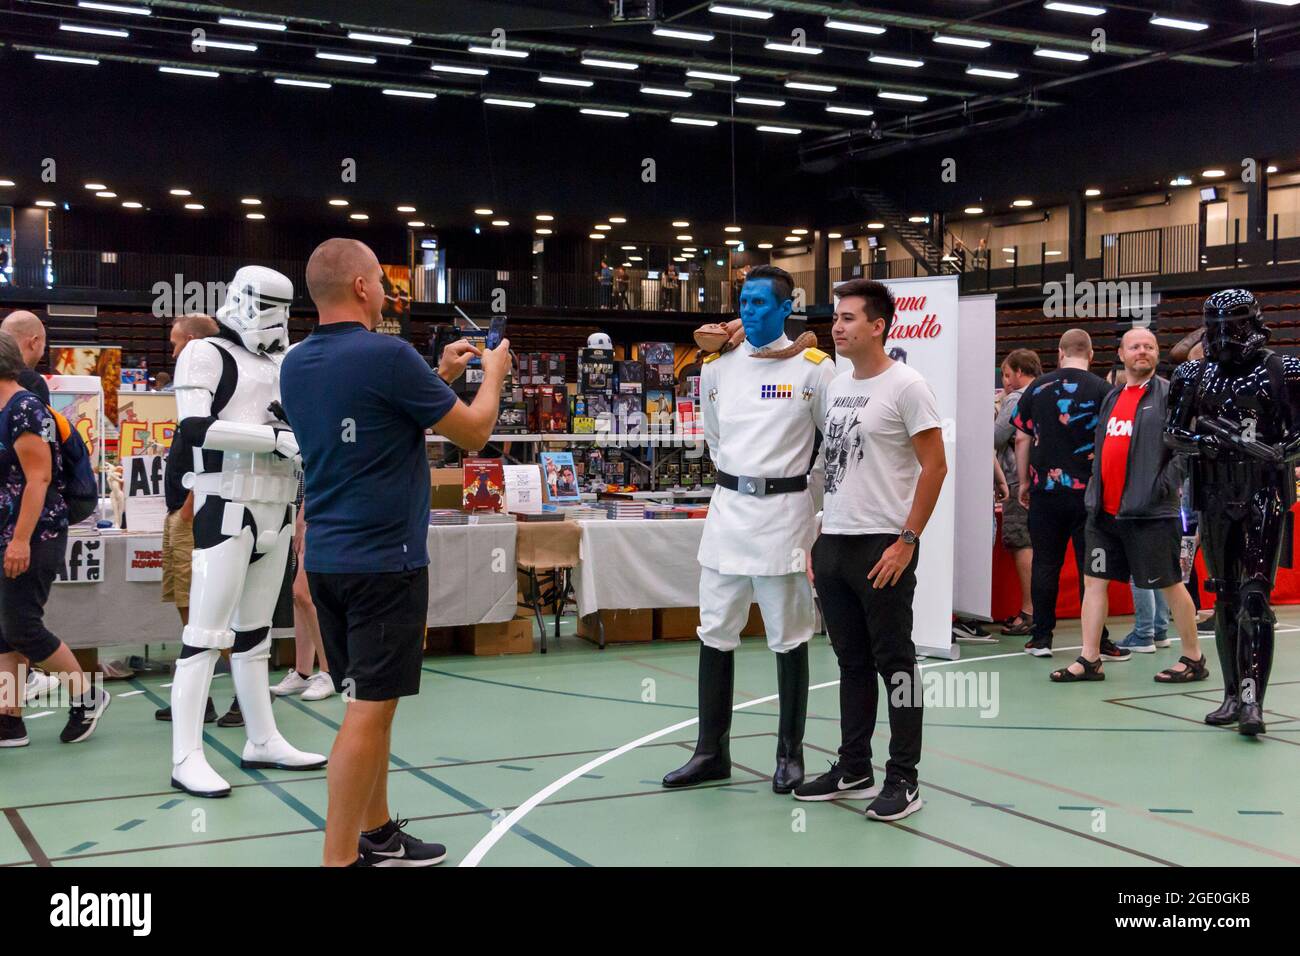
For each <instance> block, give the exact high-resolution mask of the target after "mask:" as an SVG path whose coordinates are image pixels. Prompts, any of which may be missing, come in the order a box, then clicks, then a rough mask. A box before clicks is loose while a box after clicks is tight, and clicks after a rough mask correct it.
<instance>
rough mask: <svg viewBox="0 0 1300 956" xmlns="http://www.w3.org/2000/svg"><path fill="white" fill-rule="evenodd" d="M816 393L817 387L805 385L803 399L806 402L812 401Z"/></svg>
mask: <svg viewBox="0 0 1300 956" xmlns="http://www.w3.org/2000/svg"><path fill="white" fill-rule="evenodd" d="M816 394H817V389H815V388H813V387H812V386H811V385H805V386H804V387H803V400H804V401H805V402H811V401H812V397H813V396H814V395H816Z"/></svg>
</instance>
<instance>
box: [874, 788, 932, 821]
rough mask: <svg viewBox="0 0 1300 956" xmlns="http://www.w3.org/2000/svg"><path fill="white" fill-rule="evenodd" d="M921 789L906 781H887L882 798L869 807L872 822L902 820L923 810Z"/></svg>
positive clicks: (881, 792) (878, 798)
mask: <svg viewBox="0 0 1300 956" xmlns="http://www.w3.org/2000/svg"><path fill="white" fill-rule="evenodd" d="M921 806H922V804H921V787H920V785H919V784H915V783H908V782H907V781H906V780H886V781H885V786H884V788H883V789H882V790H881V791H880V796H878V797H876V799H874V800H872V801H871V806H869V807H867V816H868V817H869V818H870V819H872V820H901V819H903V817H908V816H911V815H912V814H913V813H915V812H916V811H917V810H920V809H921Z"/></svg>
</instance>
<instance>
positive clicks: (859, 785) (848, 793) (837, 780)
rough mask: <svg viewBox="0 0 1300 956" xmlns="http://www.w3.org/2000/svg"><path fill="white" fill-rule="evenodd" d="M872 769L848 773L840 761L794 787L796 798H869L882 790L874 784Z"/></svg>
mask: <svg viewBox="0 0 1300 956" xmlns="http://www.w3.org/2000/svg"><path fill="white" fill-rule="evenodd" d="M875 782H876V781H875V779H874V778H873V777H872V775H871V771H870V770H868V771H867V772H866V773H855V774H846V773H845V772H844V770H843V769H842V768H841V767H840V765H839V764H838V763H833V764H831V769H830V770H827V771H826V772H825V773H824V774H822V775H821V776H820V777H818V778H817V779H816V780H807V781H805V782H804V783H801V784H800V785H799V786H797V787H795V788H794V798H795V799H796V800H867V799H869V798H871V797H874V796H875V795H876V794H877V793H879V792H880V788H879V787H876V786H874V784H875Z"/></svg>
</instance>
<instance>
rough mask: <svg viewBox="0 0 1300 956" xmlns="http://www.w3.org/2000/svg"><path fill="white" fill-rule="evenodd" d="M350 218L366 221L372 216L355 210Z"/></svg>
mask: <svg viewBox="0 0 1300 956" xmlns="http://www.w3.org/2000/svg"><path fill="white" fill-rule="evenodd" d="M348 218H349V219H355V220H357V222H365V221H366V220H367V219H369V218H370V217H369V216H368V215H366V214H365V213H364V212H354V213H352V214H351V215H350V216H348Z"/></svg>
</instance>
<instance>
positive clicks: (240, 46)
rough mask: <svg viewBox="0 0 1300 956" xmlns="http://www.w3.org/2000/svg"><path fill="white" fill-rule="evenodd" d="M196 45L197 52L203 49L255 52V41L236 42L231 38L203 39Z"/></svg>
mask: <svg viewBox="0 0 1300 956" xmlns="http://www.w3.org/2000/svg"><path fill="white" fill-rule="evenodd" d="M194 45H195V46H196V47H198V49H199V52H203V50H205V49H212V50H239V51H240V52H242V53H256V52H257V44H256V43H236V42H234V41H233V40H204V41H203V42H202V43H198V42H196V43H195V44H194Z"/></svg>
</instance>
